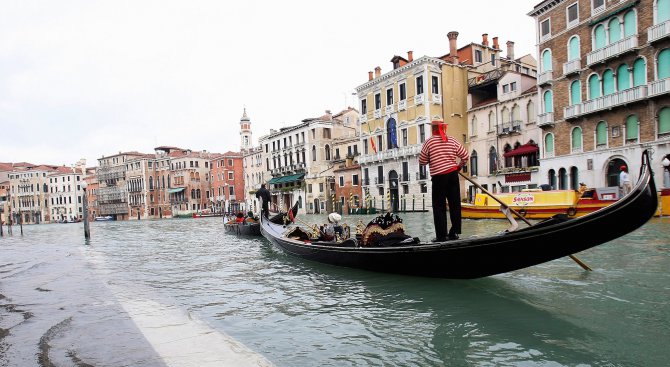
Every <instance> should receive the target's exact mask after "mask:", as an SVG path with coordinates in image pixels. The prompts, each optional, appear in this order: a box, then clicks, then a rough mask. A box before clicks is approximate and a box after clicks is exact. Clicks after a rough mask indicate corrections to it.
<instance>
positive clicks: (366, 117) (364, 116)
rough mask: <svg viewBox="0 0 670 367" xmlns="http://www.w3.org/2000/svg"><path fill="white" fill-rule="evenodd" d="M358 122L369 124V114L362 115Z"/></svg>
mask: <svg viewBox="0 0 670 367" xmlns="http://www.w3.org/2000/svg"><path fill="white" fill-rule="evenodd" d="M358 120H359V121H360V122H362V123H364V122H368V114H367V113H361V114H360V116H358Z"/></svg>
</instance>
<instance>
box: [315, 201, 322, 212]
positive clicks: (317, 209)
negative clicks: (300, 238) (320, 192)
mask: <svg viewBox="0 0 670 367" xmlns="http://www.w3.org/2000/svg"><path fill="white" fill-rule="evenodd" d="M319 213H321V208H319V199H314V214H319Z"/></svg>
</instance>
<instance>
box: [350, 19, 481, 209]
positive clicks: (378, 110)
mask: <svg viewBox="0 0 670 367" xmlns="http://www.w3.org/2000/svg"><path fill="white" fill-rule="evenodd" d="M457 37H458V32H449V34H448V35H447V38H448V39H449V53H448V54H446V55H444V56H440V57H430V56H422V57H420V58H418V59H414V58H413V52H412V51H409V52H408V53H407V58H404V57H401V56H394V57H393V58H392V59H391V63H392V66H393V69H392V70H391V71H389V72H387V73H383V74H382V72H381V68H380V67H376V68H375V71H374V73H373V72H372V71H371V72H369V73H368V81H367V82H366V83H364V84H361V85H359V86H358V87H356V91H357V94H358V98H359V101H360V122H361V145H362V150H363V151H362V153H361V156H360V157H359V159H358V161H359V163H360V166H361V170H362V184H363V191H364V195H365V197H366V200H365V202H364V205H365V206H366V207H370V208H372V207H374V208H376V209H377V210H388V209H389V207H391V209H392V210H393V211H398V210H399V209H400V208H402V207H407V206H408V204H407V203H408V202H414V208H415V210H428V209H430V207H431V199H430V198H431V189H430V174H429V172H428V170H427V167H424V166H419V153H420V151H421V147H422V145H423V143H424V142H425V141H426V140H427V139H428V138H429V137H430V134H431V128H430V124H431V121H432V120H442V121H444V122H446V123H448V124H449V128H448V134H449V135H451V136H453V137H454V138H456V139H457V140H458V141H460V142H461V143H465V141H466V137H467V104H466V102H467V77H468V74H467V68H466V66H462V65H461V64H460V61H459V60H460V56H459V50H458V48H457Z"/></svg>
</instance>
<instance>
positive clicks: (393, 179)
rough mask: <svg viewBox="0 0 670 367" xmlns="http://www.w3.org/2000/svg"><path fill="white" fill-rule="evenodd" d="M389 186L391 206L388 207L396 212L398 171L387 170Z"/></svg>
mask: <svg viewBox="0 0 670 367" xmlns="http://www.w3.org/2000/svg"><path fill="white" fill-rule="evenodd" d="M389 188H390V194H391V198H390V200H391V203H390V204H391V206H390V207H389V209H390V210H391V211H392V212H394V213H397V212H398V172H396V171H391V172H389Z"/></svg>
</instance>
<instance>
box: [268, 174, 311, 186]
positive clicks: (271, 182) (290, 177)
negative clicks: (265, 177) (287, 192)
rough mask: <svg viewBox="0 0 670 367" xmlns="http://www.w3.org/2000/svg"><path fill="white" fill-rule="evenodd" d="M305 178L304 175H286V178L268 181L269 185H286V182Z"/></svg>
mask: <svg viewBox="0 0 670 367" xmlns="http://www.w3.org/2000/svg"><path fill="white" fill-rule="evenodd" d="M303 177H305V174H304V173H298V174H296V175H288V176H282V177H275V178H273V179H271V180H270V181H268V183H269V184H273V185H276V184H281V183H287V182H293V181H298V180H300V179H302V178H303Z"/></svg>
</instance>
